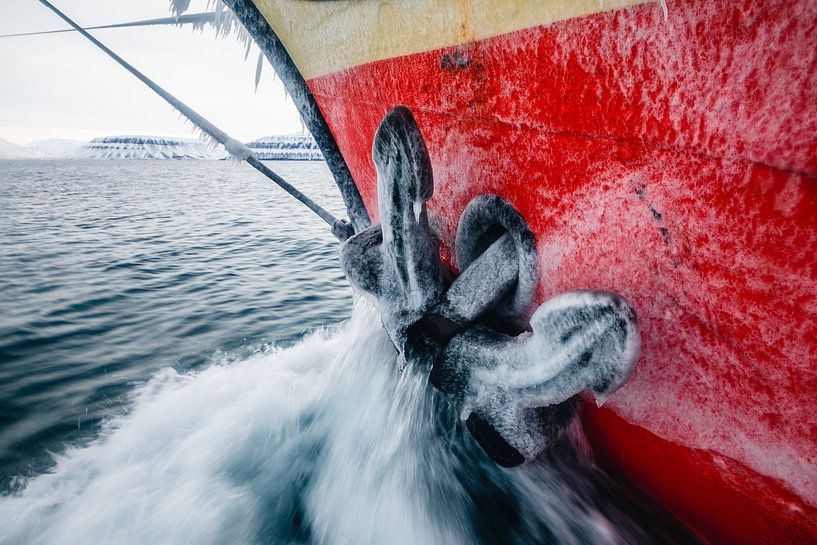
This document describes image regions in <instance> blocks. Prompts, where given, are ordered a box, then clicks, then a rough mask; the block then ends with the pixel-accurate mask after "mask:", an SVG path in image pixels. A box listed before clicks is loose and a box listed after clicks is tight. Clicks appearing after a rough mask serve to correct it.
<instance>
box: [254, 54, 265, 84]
mask: <svg viewBox="0 0 817 545" xmlns="http://www.w3.org/2000/svg"><path fill="white" fill-rule="evenodd" d="M263 68H264V52H263V51H261V50H259V51H258V64H256V65H255V92H256V93H257V92H258V84H259V83H261V70H262V69H263Z"/></svg>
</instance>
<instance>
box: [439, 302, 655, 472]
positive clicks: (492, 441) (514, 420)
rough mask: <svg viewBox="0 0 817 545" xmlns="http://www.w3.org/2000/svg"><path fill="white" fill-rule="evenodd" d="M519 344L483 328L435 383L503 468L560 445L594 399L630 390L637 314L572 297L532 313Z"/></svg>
mask: <svg viewBox="0 0 817 545" xmlns="http://www.w3.org/2000/svg"><path fill="white" fill-rule="evenodd" d="M530 326H531V331H528V332H525V333H523V334H521V335H519V336H517V337H512V336H509V335H505V334H502V333H498V332H496V331H493V330H491V329H488V328H486V327H483V326H478V327H475V328H473V329H471V330H469V331H466V332H465V333H462V334H461V335H458V336H456V337H454V338H453V339H452V340H451V342H450V343H449V344H448V346H447V347H446V349H445V351H444V352H443V354H442V356H441V357H440V358H439V359H438V361H437V363H436V364H435V366H434V369H433V371H432V374H431V377H430V380H431V382H432V383H434V384H435V385H436V386H437V387H438V388H440V390H442V391H443V392H445V393H447V394H450V395H452V396H453V397H455V398H456V399H458V400H459V401H460V402H461V403H462V404H463V412H464V414H468V415H469V416H468V420H467V423H468V428H469V430H470V431H471V433H472V434H473V435H474V437H475V438H476V439H477V441H478V442H479V443H480V444H481V445H482V446H483V448H485V450H486V451H488V453H489V454H490V455H491V456H492V457H493V458H494V460H495V461H497V462H498V463H500V464H502V465H509V466H510V465H517V464H519V463H521V462H522V461H524V460H530V459H532V458H535V457H536V456H537V455H538V454H539V453H540V452H542V451H543V450H544V449H546V448H547V447H548V446H549V445H550V444H551V443H552V442H553V441H555V440H556V439H558V437H559V436H560V435H561V433H562V430H563V429H564V427H565V426H566V424H567V423H568V422H569V421H570V420H571V419H572V417H573V416H574V414H575V410H576V408H577V403H576V402H575V396H576V395H578V394H579V393H581V392H584V391H590V392H592V394H593V395H594V396H595V398H596V401H597V403H599V404H601V403H602V402H603V401H604V400H605V399H606V397H607V396H609V395H610V394H612V393H613V392H615V391H616V390H618V389H619V388H620V387H621V386H623V385H624V383H625V381H626V380H627V379H628V378H629V376H630V375H631V374H632V371H633V369H634V367H635V363H636V359H637V358H638V349H639V344H640V337H639V333H638V326H637V323H636V316H635V311H634V310H633V308H632V307H631V306H630V305H629V304H628V303H627V302H626V301H624V299H622V298H621V297H619V296H617V295H615V294H611V293H604V292H595V291H572V292H568V293H563V294H561V295H558V296H556V297H554V298H552V299H549V300H548V301H546V302H545V303H544V304H543V305H541V306H540V307H539V308H538V309H537V310H536V312H534V314H533V316H532V317H531V321H530Z"/></svg>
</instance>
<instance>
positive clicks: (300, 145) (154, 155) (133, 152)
mask: <svg viewBox="0 0 817 545" xmlns="http://www.w3.org/2000/svg"><path fill="white" fill-rule="evenodd" d="M247 146H248V147H249V148H250V149H251V150H252V151H253V152H254V153H255V155H256V156H257V157H258V158H259V159H261V160H294V161H323V155H322V154H321V151H320V149H318V144H317V143H316V142H315V140H314V139H313V138H312V136H310V135H302V134H293V135H282V136H265V137H263V138H259V139H257V140H253V141H252V142H248V143H247ZM226 156H227V152H226V151H224V150H223V149H221V148H219V149H211V148H210V147H208V146H207V145H206V144H204V143H203V142H201V141H200V140H195V139H192V138H168V137H162V136H105V137H101V138H94V139H93V140H91V141H90V142H87V143H83V142H77V141H74V140H63V139H58V138H52V139H49V140H40V141H39V142H34V143H33V144H30V145H29V146H18V145H16V144H12V143H11V142H7V141H5V140H0V159H223V158H225V157H226Z"/></svg>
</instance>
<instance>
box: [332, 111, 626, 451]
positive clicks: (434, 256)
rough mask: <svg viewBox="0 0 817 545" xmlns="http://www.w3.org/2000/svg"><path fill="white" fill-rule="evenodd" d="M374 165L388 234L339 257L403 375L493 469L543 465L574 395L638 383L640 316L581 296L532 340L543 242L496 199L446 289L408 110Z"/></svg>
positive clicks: (469, 216)
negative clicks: (438, 396)
mask: <svg viewBox="0 0 817 545" xmlns="http://www.w3.org/2000/svg"><path fill="white" fill-rule="evenodd" d="M372 158H373V160H374V162H375V165H376V166H377V174H378V178H377V188H378V199H379V205H380V224H379V225H373V226H371V227H369V228H367V229H365V230H364V231H362V232H360V233H358V234H356V235H354V236H352V237H351V238H349V239H348V240H347V241H346V242H345V243H344V244H343V246H342V247H341V266H342V268H343V270H344V272H345V273H346V276H347V278H348V279H349V281H350V282H351V283H352V284H353V285H354V286H355V287H356V288H358V289H359V290H361V291H363V292H364V293H366V294H368V295H370V296H372V297H373V298H374V299H375V300H376V302H377V304H378V307H379V310H380V313H381V319H382V321H383V326H384V328H385V329H386V331H387V332H388V334H389V337H390V338H391V340H392V342H393V343H394V345H395V347H396V348H397V349H398V351H399V352H400V353H401V354H402V355H403V358H404V360H406V363H409V364H412V365H415V366H419V367H420V368H421V369H423V370H425V371H428V372H430V374H429V382H430V383H431V384H433V385H434V386H435V387H437V388H438V389H439V390H441V391H442V392H444V393H446V394H448V395H449V399H450V400H451V401H452V402H454V403H456V404H458V407H459V408H460V414H462V415H463V417H464V418H465V420H466V425H467V428H468V430H469V431H470V432H471V434H472V435H473V437H474V438H475V439H476V441H477V442H478V443H479V444H480V446H481V447H482V448H483V449H484V450H485V451H486V452H487V453H488V454H489V455H490V456H491V458H492V459H493V460H494V461H495V462H497V463H499V464H500V465H504V466H515V465H519V464H521V463H523V462H524V461H526V460H531V459H533V458H535V457H536V456H538V455H539V453H541V452H542V451H543V450H545V449H547V448H548V447H550V446H551V445H553V444H554V443H555V442H556V440H558V438H559V437H560V436H561V435H562V433H563V431H564V430H565V429H566V427H567V426H568V425H569V424H570V422H571V421H572V420H573V418H574V416H575V414H576V410H577V408H578V401H577V400H578V398H577V395H578V394H580V393H581V392H584V391H589V392H591V393H592V394H593V395H594V396H595V397H596V400H597V402H599V403H601V402H603V401H604V399H605V398H606V397H607V396H609V395H610V394H612V393H613V392H615V391H616V390H617V389H618V388H620V387H621V386H622V385H623V384H624V382H625V381H626V380H627V378H629V376H630V375H631V374H632V371H633V369H634V367H635V363H636V360H637V358H638V349H639V344H640V337H639V333H638V326H637V322H636V315H635V311H634V309H633V308H632V307H631V306H630V304H629V303H627V302H626V301H625V300H624V299H623V298H622V297H620V296H618V295H615V294H612V293H605V292H598V291H589V290H586V291H573V292H568V293H564V294H561V295H558V296H556V297H553V298H551V299H549V300H548V301H546V302H545V303H544V304H542V305H541V306H540V307H539V308H538V309H537V310H536V311H535V312H534V313H533V314H532V316H531V318H530V322H529V328H528V323H527V320H526V318H527V316H528V315H529V314H528V311H529V306H530V303H531V301H532V299H533V296H534V292H535V286H536V282H537V279H538V273H537V270H536V259H535V244H534V240H533V235H532V234H531V233H530V230H529V229H528V228H527V225H526V224H525V221H524V219H523V218H522V216H521V215H519V213H518V212H517V211H516V210H515V209H514V208H513V206H511V205H510V203H508V202H507V201H505V200H504V199H502V198H501V197H498V196H496V195H482V196H479V197H477V198H475V199H474V201H472V203H471V204H469V206H468V207H467V208H466V211H465V213H464V214H463V218H462V220H461V222H460V228H459V229H458V232H457V260H458V264H459V267H460V269H461V271H462V272H461V274H460V276H459V277H458V278H456V279H455V280H454V281H453V282H451V281H450V275H449V274H448V273H447V271H446V270H445V268H444V267H443V266H442V264H441V262H440V258H439V242H438V239H437V237H436V236H435V234H434V233H433V231H432V229H431V227H430V225H429V221H428V212H427V210H426V204H425V203H426V201H428V200H429V199H430V198H431V195H432V193H433V189H434V186H433V179H432V172H431V163H430V161H429V157H428V152H427V150H426V147H425V144H424V142H423V139H422V136H421V134H420V131H419V129H418V128H417V124H416V122H415V121H414V118H413V117H412V115H411V113H410V112H409V111H408V110H407V109H406V108H404V107H397V108H395V109H393V110H392V111H391V112H389V114H387V115H386V117H385V118H384V119H383V121H382V122H381V124H380V127H379V128H378V130H377V133H376V134H375V138H374V145H373V150H372ZM486 237H487V238H486ZM498 321H500V322H501V323H498ZM488 324H491V326H493V327H489V325H488ZM520 325H521V327H520ZM497 326H499V329H503V330H514V331H517V332H518V331H521V330H525V331H523V332H522V333H521V334H519V335H516V336H514V335H509V334H508V333H507V332H500V331H497V329H496V327H497Z"/></svg>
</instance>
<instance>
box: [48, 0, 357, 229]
mask: <svg viewBox="0 0 817 545" xmlns="http://www.w3.org/2000/svg"><path fill="white" fill-rule="evenodd" d="M39 2H40V3H41V4H43V5H44V6H45V7H47V8H48V9H50V10H51V11H53V12H54V13H56V14H57V15H58V16H59V17H60V18H61V19H62V20H63V21H65V22H66V23H68V24H69V25H70V26H71V27H73V28H74V29H75V30H76V31H77V32H79V33H80V34H82V35H83V36H85V37H86V38H87V39H88V40H89V41H91V43H93V44H94V45H95V46H97V47H98V48H99V49H101V50H102V51H103V52H104V53H105V54H107V55H108V56H109V57H111V58H112V59H113V60H115V61H116V62H117V63H119V65H120V66H122V68H124V69H125V70H127V71H128V72H130V73H131V74H133V75H134V76H135V77H136V78H138V79H139V80H140V81H141V82H142V83H144V84H145V85H147V86H148V87H149V88H150V89H151V90H152V91H153V92H155V93H156V94H157V95H159V96H160V97H162V98H163V99H165V101H166V102H167V103H168V104H170V105H171V106H173V107H174V108H175V109H176V110H178V111H179V112H180V113H181V114H182V115H183V116H184V117H185V118H187V119H188V120H189V121H190V122H191V123H193V124H194V125H195V126H196V127H198V128H199V129H200V130H201V131H202V132H204V133H205V134H206V135H208V136H210V137H211V138H213V140H215V141H217V142H218V143H219V144H221V145H223V146H224V148H225V149H226V150H227V151H228V152H229V153H230V155H232V156H234V157H235V158H237V159H240V160H242V161H246V162H247V164H249V165H250V166H252V167H253V168H255V169H256V170H258V171H259V172H260V173H261V174H263V175H264V176H266V177H267V178H269V179H270V180H272V181H273V182H275V183H276V184H277V185H278V186H279V187H280V188H281V189H283V190H284V191H286V192H287V193H289V194H290V195H292V196H293V197H295V198H296V199H298V200H299V201H300V202H301V203H303V204H304V205H305V206H306V207H307V208H309V209H310V210H312V211H313V212H314V213H315V214H317V215H318V216H319V217H320V218H321V219H322V220H323V221H325V222H326V223H328V224H329V225H330V226H331V227H332V232H333V233H334V234H335V236H336V237H338V238H340V239H344V238H347V237H348V236H350V235H351V234H352V231H351V225H350V224H348V223H346V222H345V221H344V220H338V219H336V218H335V217H334V216H333V215H332V214H330V213H329V212H328V211H326V210H325V209H324V208H322V207H321V206H320V205H319V204H318V203H316V202H315V201H313V200H312V199H310V198H309V197H307V196H306V195H304V194H303V193H301V192H300V191H299V190H298V189H297V188H295V186H293V185H292V184H290V183H289V182H287V181H286V180H284V179H283V178H282V177H281V176H279V175H278V174H276V173H275V172H274V171H272V170H271V169H270V168H269V167H267V166H266V165H265V164H263V163H262V162H261V161H260V160H259V159H258V157H256V156H255V154H254V153H253V151H252V150H251V149H250V148H248V147H247V146H245V145H244V144H243V143H241V142H239V141H238V140H236V139H235V138H232V137H230V135H228V134H227V133H225V132H224V131H222V130H221V129H219V128H218V127H216V126H215V125H213V124H212V123H211V122H210V121H208V120H207V119H205V118H204V116H202V115H201V114H199V113H198V112H196V111H195V110H193V108H191V107H190V106H188V105H187V104H185V103H184V102H182V101H181V100H179V99H178V98H176V97H175V96H173V95H172V94H170V93H169V92H168V91H166V90H165V89H164V88H162V87H161V86H160V85H159V84H157V83H156V82H154V81H153V80H152V79H150V78H148V77H147V76H146V75H144V74H143V73H142V72H140V71H139V70H138V69H136V68H135V67H134V66H132V65H131V64H130V63H128V62H127V61H125V59H123V58H122V57H120V56H119V55H117V54H116V53H114V52H113V51H112V50H111V49H109V48H108V47H107V46H106V45H105V44H103V43H102V42H100V41H99V40H97V39H96V38H94V37H93V36H92V35H91V34H89V33H88V32H87V31H86V30H85V29H84V28H82V27H81V26H79V25H78V24H77V23H75V22H74V21H73V20H72V19H70V18H69V17H68V16H67V15H65V14H64V13H63V12H62V11H60V10H59V9H58V8H57V7H56V6H54V5H53V4H52V3H51V2H48V0H39Z"/></svg>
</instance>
